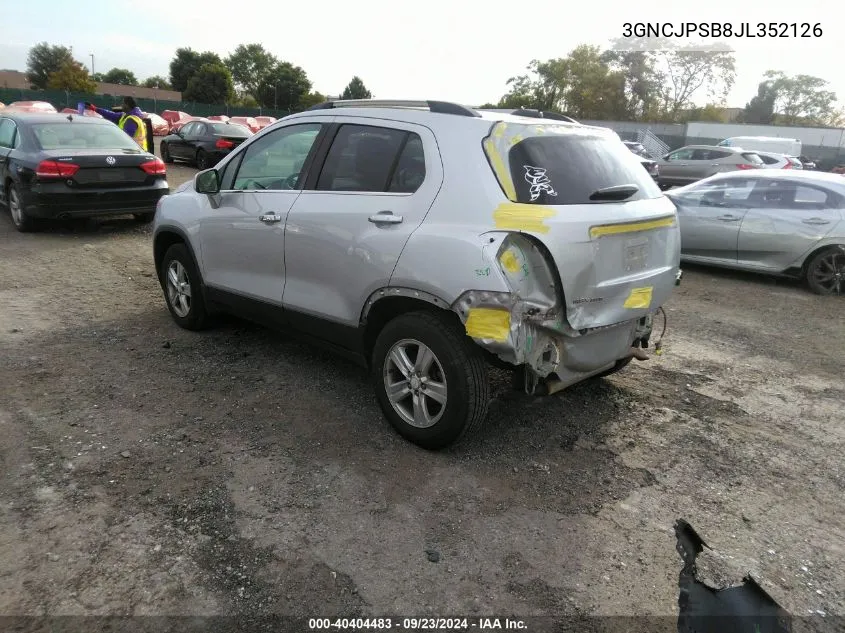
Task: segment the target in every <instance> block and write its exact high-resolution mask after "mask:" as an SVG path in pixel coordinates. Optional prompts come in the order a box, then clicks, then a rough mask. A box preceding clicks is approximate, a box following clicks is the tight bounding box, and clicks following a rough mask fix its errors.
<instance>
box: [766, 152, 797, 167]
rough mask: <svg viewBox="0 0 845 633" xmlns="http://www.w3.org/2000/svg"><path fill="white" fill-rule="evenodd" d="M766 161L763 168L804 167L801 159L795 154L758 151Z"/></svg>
mask: <svg viewBox="0 0 845 633" xmlns="http://www.w3.org/2000/svg"><path fill="white" fill-rule="evenodd" d="M756 154H757V156H759V157H760V158H761V159H762V160H763V162H764V163H765V165H764V167H763V169H804V165H802V164H801V161H800V160H798V159H797V158H795V157H793V156H786V155H785V154H775V153H774V152H756Z"/></svg>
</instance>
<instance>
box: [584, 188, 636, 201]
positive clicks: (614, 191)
mask: <svg viewBox="0 0 845 633" xmlns="http://www.w3.org/2000/svg"><path fill="white" fill-rule="evenodd" d="M639 190H640V188H639V187H637V185H615V186H613V187H603V188H602V189H596V190H595V191H594V192H593V193H591V194H590V200H625V199H626V198H630V197H631V196H633V195H634V194H635V193H637V192H638V191H639Z"/></svg>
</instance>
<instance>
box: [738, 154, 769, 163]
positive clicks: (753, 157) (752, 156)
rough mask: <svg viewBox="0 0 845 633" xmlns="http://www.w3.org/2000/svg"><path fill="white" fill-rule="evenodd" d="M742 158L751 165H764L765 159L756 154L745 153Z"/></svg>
mask: <svg viewBox="0 0 845 633" xmlns="http://www.w3.org/2000/svg"><path fill="white" fill-rule="evenodd" d="M742 157H743V158H744V159H745V160H747V161H748V162H749V163H754V164H755V165H763V164H764V163H763V159H762V158H760V156H758V155H757V154H755V153H754V152H743V153H742Z"/></svg>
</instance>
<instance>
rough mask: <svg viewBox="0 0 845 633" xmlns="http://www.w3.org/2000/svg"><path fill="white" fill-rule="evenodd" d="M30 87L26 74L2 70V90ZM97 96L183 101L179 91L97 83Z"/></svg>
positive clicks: (0, 77)
mask: <svg viewBox="0 0 845 633" xmlns="http://www.w3.org/2000/svg"><path fill="white" fill-rule="evenodd" d="M29 87H30V83H29V81H28V80H27V78H26V73H22V72H19V71H17V70H0V88H11V89H13V90H29ZM96 94H98V95H108V96H111V97H136V98H140V99H156V100H161V101H177V102H178V101H182V93H181V92H178V91H177V90H161V89H159V88H144V87H143V86H122V85H120V84H106V83H97V91H96ZM27 100H29V99H27Z"/></svg>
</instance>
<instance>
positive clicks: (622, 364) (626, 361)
mask: <svg viewBox="0 0 845 633" xmlns="http://www.w3.org/2000/svg"><path fill="white" fill-rule="evenodd" d="M632 360H634V357H633V356H628V358H621V359H619V360H618V361H616V364H615V365H614V366H613V367H611V368H610V369H606V370H604V371H603V372H602V373H600V374H596V375H595V376H593V378H605V377H606V376H612V375H613V374H615V373H616V372H618V371H622V370H623V369H625V368H626V367H627V366H628V365H630V364H631V361H632Z"/></svg>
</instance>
